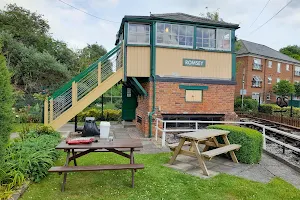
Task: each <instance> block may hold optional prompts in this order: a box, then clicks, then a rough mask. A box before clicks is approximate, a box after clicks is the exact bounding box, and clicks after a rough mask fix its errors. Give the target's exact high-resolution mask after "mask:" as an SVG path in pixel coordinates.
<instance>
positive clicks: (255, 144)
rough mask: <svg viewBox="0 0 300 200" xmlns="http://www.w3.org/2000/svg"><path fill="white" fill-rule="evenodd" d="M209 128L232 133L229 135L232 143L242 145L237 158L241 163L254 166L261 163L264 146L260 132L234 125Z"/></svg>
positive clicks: (237, 152)
mask: <svg viewBox="0 0 300 200" xmlns="http://www.w3.org/2000/svg"><path fill="white" fill-rule="evenodd" d="M208 128H210V129H220V130H226V131H230V133H229V134H228V139H229V141H230V143H231V144H240V145H241V148H240V150H239V151H236V157H237V159H238V160H239V161H240V162H242V163H247V164H253V163H258V162H259V161H260V159H261V155H262V145H263V136H262V134H261V133H260V132H258V131H256V130H253V129H250V128H243V127H239V126H233V125H210V126H208ZM218 140H222V139H221V138H218ZM222 143H224V142H223V141H222Z"/></svg>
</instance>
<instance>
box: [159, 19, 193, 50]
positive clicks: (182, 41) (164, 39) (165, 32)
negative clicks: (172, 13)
mask: <svg viewBox="0 0 300 200" xmlns="http://www.w3.org/2000/svg"><path fill="white" fill-rule="evenodd" d="M187 30H189V31H190V32H189V31H187ZM193 30H194V27H193V26H185V25H177V24H163V23H158V24H157V39H156V42H157V44H158V45H167V46H183V47H189V48H192V47H193Z"/></svg>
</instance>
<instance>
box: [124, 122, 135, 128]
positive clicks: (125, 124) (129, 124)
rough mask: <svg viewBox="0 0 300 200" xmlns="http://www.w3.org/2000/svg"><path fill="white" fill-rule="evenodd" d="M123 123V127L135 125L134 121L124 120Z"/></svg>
mask: <svg viewBox="0 0 300 200" xmlns="http://www.w3.org/2000/svg"><path fill="white" fill-rule="evenodd" d="M122 124H123V128H130V127H135V124H134V123H133V122H128V121H122Z"/></svg>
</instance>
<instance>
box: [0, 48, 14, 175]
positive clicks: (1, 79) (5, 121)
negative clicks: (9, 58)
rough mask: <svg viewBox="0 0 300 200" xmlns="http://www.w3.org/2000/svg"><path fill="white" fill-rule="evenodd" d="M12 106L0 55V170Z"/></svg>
mask: <svg viewBox="0 0 300 200" xmlns="http://www.w3.org/2000/svg"><path fill="white" fill-rule="evenodd" d="M0 49H1V44H0ZM12 106H13V92H12V86H11V84H10V73H9V71H8V69H7V67H6V63H5V58H4V56H2V55H0V168H1V164H2V163H3V157H4V155H5V146H6V145H7V143H8V140H9V136H10V131H11V129H12V123H13V110H12ZM0 178H1V177H0Z"/></svg>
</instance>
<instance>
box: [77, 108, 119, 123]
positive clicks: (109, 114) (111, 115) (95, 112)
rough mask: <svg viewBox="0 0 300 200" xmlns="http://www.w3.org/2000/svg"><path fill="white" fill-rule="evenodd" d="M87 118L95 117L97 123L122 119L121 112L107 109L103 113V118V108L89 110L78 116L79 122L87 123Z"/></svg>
mask: <svg viewBox="0 0 300 200" xmlns="http://www.w3.org/2000/svg"><path fill="white" fill-rule="evenodd" d="M86 117H95V119H96V120H97V121H99V120H104V121H119V120H120V119H121V110H113V109H106V110H104V111H103V117H102V110H101V108H89V109H87V110H85V111H83V112H80V113H79V114H78V120H79V121H85V118H86Z"/></svg>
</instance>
